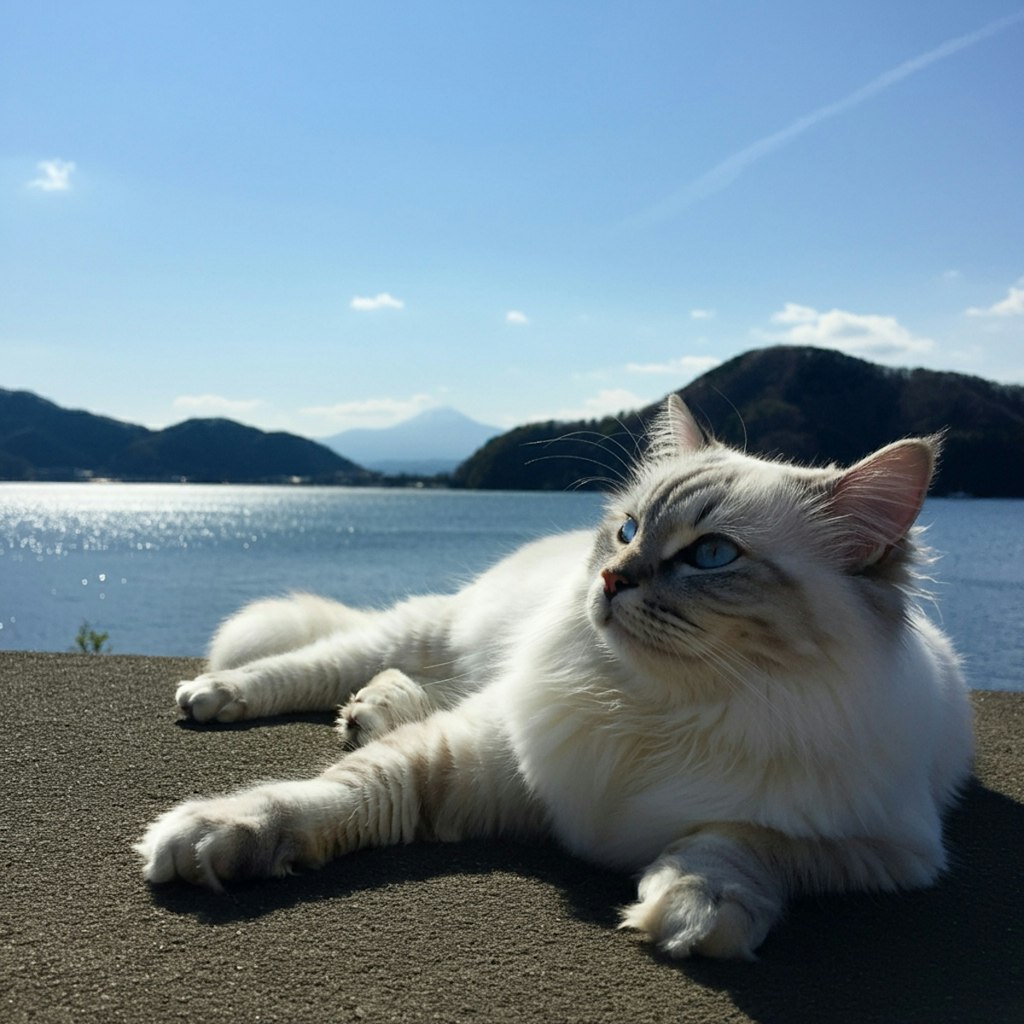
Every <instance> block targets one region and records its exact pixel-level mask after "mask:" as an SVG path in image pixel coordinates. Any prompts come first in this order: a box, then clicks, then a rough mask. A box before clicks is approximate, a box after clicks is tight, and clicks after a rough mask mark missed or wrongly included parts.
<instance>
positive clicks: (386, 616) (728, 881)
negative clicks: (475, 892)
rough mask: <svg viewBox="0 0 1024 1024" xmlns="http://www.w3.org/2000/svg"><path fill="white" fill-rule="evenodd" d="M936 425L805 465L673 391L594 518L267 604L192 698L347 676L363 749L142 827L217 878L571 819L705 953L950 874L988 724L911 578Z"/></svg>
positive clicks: (295, 687)
mask: <svg viewBox="0 0 1024 1024" xmlns="http://www.w3.org/2000/svg"><path fill="white" fill-rule="evenodd" d="M936 447H937V446H936V442H935V440H934V439H924V440H906V441H899V442H897V443H895V444H892V445H889V446H888V447H886V448H883V449H881V450H880V451H878V452H876V453H875V454H873V455H871V456H869V457H868V458H866V459H864V460H863V461H861V462H859V463H857V464H856V465H854V466H853V467H851V468H850V469H846V470H839V469H807V468H800V467H795V466H792V465H788V464H784V463H781V462H769V461H764V460H761V459H757V458H754V457H751V456H748V455H745V454H743V453H741V452H738V451H735V450H733V449H730V448H728V447H726V446H724V445H721V444H719V443H717V442H714V441H708V440H706V439H705V438H704V436H703V435H702V433H701V431H700V429H699V427H698V426H697V425H696V423H695V422H694V420H693V419H692V417H691V416H690V414H689V412H688V411H687V409H686V408H685V406H684V405H683V403H682V402H681V401H679V400H678V399H677V398H675V397H673V398H671V399H670V400H669V402H668V404H667V405H666V408H665V411H664V412H663V414H662V416H661V419H660V422H659V424H658V426H657V429H656V431H655V436H654V438H653V440H652V443H651V446H650V449H649V451H648V454H647V455H646V457H645V458H644V459H643V461H642V462H641V464H640V465H639V466H638V467H637V469H636V471H635V474H634V477H633V479H632V480H631V482H630V483H629V484H628V485H627V486H626V487H625V488H623V489H622V490H621V492H620V493H618V494H616V495H614V496H612V497H611V498H610V499H609V502H608V507H607V515H606V518H605V520H604V522H603V523H602V524H601V525H600V526H599V527H598V529H597V530H596V531H594V532H580V533H570V534H565V535H562V536H556V537H551V538H550V539H547V540H543V541H539V542H537V543H533V544H529V545H527V546H526V547H524V548H523V549H522V550H520V551H519V552H517V553H515V554H513V555H511V556H510V557H509V558H507V559H505V560H504V561H503V562H501V563H499V564H498V565H497V566H495V567H494V568H493V569H491V570H490V571H489V572H487V573H485V574H484V575H483V576H481V577H480V578H479V579H477V580H476V582H474V583H472V584H471V585H470V586H468V587H466V588H465V589H464V590H462V591H461V592H460V593H458V594H455V595H453V596H434V597H418V598H414V599H412V600H409V601H406V602H404V603H402V604H399V605H397V606H396V607H395V608H393V609H391V610H389V611H385V612H380V613H370V612H359V611H354V610H352V609H349V608H345V607H343V606H341V605H338V604H335V603H333V602H328V601H324V600H321V599H318V598H313V597H303V596H300V597H294V598H290V599H282V600H271V601H265V602H261V603H259V604H256V605H253V606H251V607H249V608H247V609H244V610H243V611H242V612H240V613H239V614H238V615H237V616H235V617H234V618H233V619H231V620H229V621H228V622H227V623H226V624H225V625H224V626H223V627H222V628H221V630H220V631H219V633H218V634H217V636H216V638H215V640H214V642H213V646H212V650H211V656H210V670H209V672H207V673H206V674H204V675H201V676H200V677H199V678H198V679H195V680H193V681H191V682H186V683H182V684H181V686H180V687H179V689H178V693H177V701H178V704H179V706H180V708H181V709H182V710H183V711H184V713H185V714H186V715H188V716H191V717H192V718H194V719H196V720H198V721H208V720H217V721H221V722H230V721H234V720H236V719H241V718H254V717H258V716H265V715H274V714H279V713H282V712H286V711H296V710H303V709H330V708H334V707H337V706H338V705H340V704H343V703H344V702H345V701H346V700H347V703H344V706H343V707H342V709H341V713H340V716H339V719H338V728H339V730H340V731H341V733H342V735H343V736H344V738H345V740H346V741H347V743H348V745H349V746H356V747H358V749H356V750H354V751H353V752H352V753H349V754H348V755H347V756H344V757H343V758H342V759H341V760H340V761H338V762H337V764H335V765H333V766H332V767H331V768H329V769H328V770H327V771H325V772H323V773H322V774H321V775H320V776H319V777H317V778H315V779H310V780H308V781H298V782H276V783H269V784H263V785H258V786H254V787H252V788H249V789H244V790H241V791H239V792H236V793H232V794H229V795H226V796H218V797H213V798H211V799H204V800H191V801H188V802H186V803H183V804H180V805H179V806H177V807H175V808H174V809H172V810H170V811H168V812H167V813H166V814H164V815H163V816H161V817H160V818H158V819H157V820H156V821H154V822H153V823H152V824H151V825H150V826H149V828H148V830H147V831H146V833H145V835H144V836H143V837H142V839H141V840H140V841H139V842H138V843H137V844H136V847H135V848H136V850H137V851H138V853H139V854H140V855H141V857H142V859H143V861H144V867H143V872H144V875H145V877H146V878H147V879H148V880H149V881H150V882H168V881H170V880H172V879H175V878H180V879H184V880H186V881H189V882H195V883H200V884H203V885H207V886H209V887H211V888H213V889H220V888H221V885H222V882H223V881H226V880H229V879H234V878H238V877H243V876H248V877H253V876H256V877H264V876H273V875H283V874H286V873H288V872H290V871H292V870H293V869H296V868H303V867H315V866H317V865H320V864H323V863H324V862H325V861H327V860H328V859H329V858H332V857H335V856H337V855H339V854H343V853H346V852H348V851H351V850H355V849H357V848H360V847H367V846H377V845H384V844H390V843H400V842H401V843H407V842H410V841H412V840H414V839H421V838H422V839H434V840H458V839H462V838H466V837H471V836H493V835H499V834H501V835H516V836H532V835H551V836H553V837H555V838H556V839H557V840H558V841H559V842H560V843H561V844H563V845H564V846H565V847H566V848H568V849H569V850H570V851H572V852H573V853H575V854H578V855H579V856H581V857H584V858H587V859H589V860H592V861H595V862H597V863H600V864H604V865H610V866H613V867H616V868H621V869H623V870H626V871H634V872H639V873H640V882H639V894H638V899H637V901H636V902H635V903H633V904H632V905H631V906H629V907H628V908H626V909H625V911H624V912H623V915H622V922H623V925H624V926H626V927H630V928H636V929H640V930H642V931H643V932H645V933H646V934H647V936H649V937H650V939H651V940H652V941H654V942H655V943H657V945H658V946H659V947H660V948H661V949H663V950H665V951H667V952H668V953H669V954H671V955H673V956H679V957H682V956H687V955H689V954H691V953H701V954H706V955H711V956H725V957H730V956H731V957H752V956H753V951H754V950H755V949H756V948H757V946H758V945H759V944H760V943H761V941H762V940H763V939H764V937H765V935H766V934H767V932H768V930H769V929H770V928H771V926H772V925H773V924H774V923H775V922H776V921H777V920H778V919H779V917H780V915H781V914H782V912H783V909H784V906H785V904H786V902H787V900H788V899H789V898H790V897H791V896H793V895H794V894H796V893H800V892H807V891H814V890H841V889H895V888H899V887H917V886H925V885H928V884H930V883H931V882H933V881H934V880H935V878H936V876H937V875H938V874H939V872H940V871H942V869H943V867H944V865H945V853H944V850H943V843H942V828H941V814H942V811H943V809H944V808H945V807H946V806H947V805H948V804H949V803H950V801H951V800H952V798H953V797H954V796H955V794H956V792H957V789H958V787H960V786H961V784H962V783H963V782H964V781H965V779H966V777H967V774H968V772H969V770H970V763H971V758H972V745H973V741H972V728H971V715H970V709H969V704H968V700H967V696H966V691H965V686H964V681H963V678H962V676H961V673H960V669H959V666H958V662H957V658H956V656H955V655H954V653H953V651H952V649H951V647H950V645H949V643H948V641H947V640H946V639H945V638H944V636H943V635H942V634H941V633H940V632H939V631H938V630H937V629H936V628H935V627H934V626H933V625H931V624H930V623H929V621H928V620H927V619H926V618H925V617H924V616H923V615H922V614H921V613H920V612H919V611H918V610H917V608H916V606H915V605H914V603H913V599H912V593H911V592H912V589H913V586H914V581H915V574H914V569H915V564H916V562H918V561H920V554H919V552H918V551H917V549H916V547H915V543H914V539H913V531H912V530H911V527H912V524H913V522H914V520H915V518H916V517H917V514H918V512H919V510H920V507H921V503H922V501H923V500H924V496H925V493H926V491H927V489H928V485H929V481H930V479H931V475H932V471H933V467H934V461H935V455H936Z"/></svg>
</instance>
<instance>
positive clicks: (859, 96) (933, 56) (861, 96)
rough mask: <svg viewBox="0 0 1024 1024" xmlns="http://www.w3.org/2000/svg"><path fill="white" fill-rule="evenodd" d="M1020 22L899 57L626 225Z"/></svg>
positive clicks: (671, 211) (711, 189) (661, 216)
mask: <svg viewBox="0 0 1024 1024" xmlns="http://www.w3.org/2000/svg"><path fill="white" fill-rule="evenodd" d="M1021 21H1024V9H1021V10H1019V11H1017V12H1016V13H1014V14H1008V15H1006V16H1005V17H1003V18H998V19H997V20H996V21H991V22H989V23H988V24H987V25H984V26H982V27H981V28H979V29H977V30H976V31H974V32H968V33H967V34H966V35H963V36H957V37H956V38H955V39H949V40H947V41H946V42H944V43H942V44H941V45H939V46H936V47H935V49H933V50H929V51H928V52H927V53H922V54H921V55H920V56H919V57H913V58H911V59H910V60H907V61H904V62H903V63H902V64H900V65H898V66H897V67H895V68H893V69H892V70H891V71H886V72H885V73H884V74H881V75H879V76H878V77H877V78H873V79H872V80H871V81H870V82H868V83H867V85H863V86H861V87H860V88H859V89H857V90H855V91H854V92H851V93H850V94H849V96H844V97H843V98H842V99H841V100H836V102H835V103H829V104H827V105H826V106H824V107H819V108H818V109H817V110H815V111H813V112H812V113H810V114H805V115H804V116H803V117H800V118H797V120H796V121H794V122H793V123H792V124H791V125H788V126H787V127H785V128H783V129H782V130H781V131H777V132H775V133H774V134H772V135H766V136H765V137H764V138H763V139H758V140H757V142H754V143H752V144H751V145H749V146H746V147H745V148H744V149H741V150H738V151H737V152H736V153H733V155H732V156H730V157H727V158H726V159H725V160H723V161H722V162H721V163H720V164H716V165H715V166H714V167H712V168H711V170H710V171H708V172H707V173H706V174H703V175H701V176H700V177H699V178H696V179H694V180H693V181H691V182H690V183H689V184H688V185H685V186H684V187H683V188H682V189H680V190H679V191H678V192H676V193H675V195H672V196H670V197H669V198H668V199H666V200H664V201H663V202H661V203H659V204H658V205H657V206H655V207H652V208H651V209H649V210H647V211H645V212H644V213H641V214H639V215H638V216H637V217H635V218H632V219H631V221H630V223H632V224H634V225H640V224H653V223H657V222H658V221H662V220H666V219H668V218H669V217H672V216H674V215H676V214H678V213H682V212H683V210H685V209H687V208H688V207H690V206H692V205H693V204H694V203H698V202H700V201H701V200H702V199H707V197H708V196H711V195H714V193H716V192H720V191H721V190H722V189H723V188H725V187H726V186H727V185H731V184H732V183H733V182H734V181H735V180H736V179H737V178H738V177H739V176H740V175H741V174H742V173H743V172H744V171H745V170H746V169H747V168H748V167H750V166H751V164H755V163H757V162H758V161H759V160H763V159H764V158H765V157H766V156H768V155H769V154H770V153H774V152H775V151H776V150H777V149H781V148H782V147H783V146H785V145H786V144H787V143H789V142H792V141H793V140H794V139H795V138H797V137H798V136H800V135H803V133H804V132H806V131H809V130H810V129H811V128H813V127H814V126H815V125H818V124H821V122H822V121H828V120H830V119H831V118H833V117H838V116H839V115H840V114H844V113H846V111H847V110H851V109H853V107H856V106H858V105H859V104H861V103H863V102H864V101H865V100H868V99H870V98H871V97H872V96H876V95H877V94H878V93H880V92H884V91H885V90H886V89H888V88H889V87H890V86H892V85H895V84H896V83H897V82H902V81H903V79H904V78H909V77H910V76H911V75H915V74H917V72H918V71H923V70H924V69H925V68H927V67H929V66H931V65H932V64H935V63H936V62H937V61H940V60H945V58H946V57H951V56H953V54H955V53H959V52H960V51H961V50H966V49H967V48H968V47H971V46H974V45H975V44H976V43H980V42H982V40H985V39H988V38H989V37H990V36H994V35H996V34H997V33H999V32H1002V31H1004V30H1005V29H1007V28H1009V27H1010V26H1011V25H1015V24H1017V23H1018V22H1021Z"/></svg>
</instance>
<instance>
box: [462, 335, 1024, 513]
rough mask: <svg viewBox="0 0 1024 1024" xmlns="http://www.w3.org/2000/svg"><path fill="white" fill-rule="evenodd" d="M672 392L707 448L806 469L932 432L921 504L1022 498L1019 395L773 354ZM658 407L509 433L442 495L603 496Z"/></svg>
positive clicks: (763, 351) (850, 362) (746, 359)
mask: <svg viewBox="0 0 1024 1024" xmlns="http://www.w3.org/2000/svg"><path fill="white" fill-rule="evenodd" d="M676 393H677V394H679V395H680V396H681V397H682V398H683V400H684V401H686V402H687V404H688V405H689V407H690V409H691V410H692V411H693V413H694V414H695V415H696V416H697V418H698V419H699V421H700V422H701V423H702V425H703V426H705V427H706V428H707V430H708V432H709V433H710V434H711V435H713V436H716V437H717V438H718V439H720V440H722V441H724V442H726V443H728V444H731V445H733V446H735V447H739V448H744V449H745V450H747V451H750V452H751V453H756V454H761V455H766V456H770V457H780V458H785V459H788V460H793V461H796V462H800V463H802V464H805V465H822V464H825V463H832V462H834V463H838V464H844V465H848V464H850V463H852V462H855V461H856V460H857V459H860V458H862V457H863V456H864V455H867V454H868V453H869V452H871V451H874V450H875V449H877V448H879V447H881V446H883V445H885V444H887V443H889V442H890V441H894V440H897V439H898V438H901V437H907V436H914V435H925V434H934V433H940V432H941V433H943V434H944V438H945V441H944V446H943V456H942V460H941V462H940V464H939V469H938V472H937V474H936V479H935V483H934V486H933V490H932V493H934V494H969V495H974V496H978V497H1024V459H1022V458H1021V453H1022V452H1024V387H1022V386H1020V385H1012V384H997V383H994V382H992V381H987V380H985V379H983V378H980V377H971V376H968V375H965V374H958V373H952V372H947V371H937V370H924V369H902V368H900V369H894V368H888V367H883V366H880V365H878V364H876V363H871V362H868V361H867V360H863V359H858V358H856V357H853V356H848V355H845V354H844V353H840V352H836V351H834V350H831V349H820V348H812V347H803V346H789V345H779V346H773V347H769V348H760V349H753V350H750V351H748V352H745V353H743V354H741V355H738V356H736V357H734V358H733V359H730V360H728V361H727V362H725V363H722V364H721V365H720V366H717V367H715V368H714V369H713V370H709V371H708V372H707V373H705V374H703V375H702V376H700V377H698V378H697V379H696V380H694V381H692V382H691V383H690V384H688V385H686V387H684V388H681V389H679V390H678V391H676ZM662 404H663V403H662V402H658V403H654V404H651V405H648V406H646V407H644V408H643V409H639V410H636V411H632V412H625V413H623V414H622V415H621V416H620V417H611V416H606V417H604V418H603V419H597V420H580V421H572V422H558V421H549V422H546V423H535V424H528V425H525V426H521V427H516V428H515V429H514V430H512V431H509V432H507V433H506V434H502V435H501V436H500V437H497V438H494V439H492V440H491V441H489V442H488V443H487V444H486V445H484V447H483V448H481V449H480V450H479V451H477V452H475V453H474V454H473V455H472V456H471V457H470V458H469V459H467V460H466V462H464V463H463V464H462V465H461V466H459V468H458V469H457V470H456V471H455V473H454V475H453V485H454V486H460V487H467V488H472V489H484V490H489V489H516V490H563V489H569V488H584V489H599V488H602V487H604V486H613V485H614V483H615V479H614V478H615V477H616V476H618V475H619V473H620V471H621V467H619V466H617V465H616V462H617V460H621V459H622V458H624V457H625V455H627V454H629V455H632V454H634V453H636V452H638V451H640V450H642V448H643V447H644V434H645V431H646V428H647V425H648V424H649V423H650V421H651V420H652V418H653V417H654V416H655V415H656V413H657V411H658V409H659V408H660V407H661V405H662ZM616 445H619V446H625V447H626V448H627V452H626V453H623V452H621V451H617V450H616ZM595 463H597V466H596V467H595V465H594V464H595Z"/></svg>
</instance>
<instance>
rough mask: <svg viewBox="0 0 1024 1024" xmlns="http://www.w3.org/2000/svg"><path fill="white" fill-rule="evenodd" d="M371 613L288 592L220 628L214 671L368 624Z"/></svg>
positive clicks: (214, 643)
mask: <svg viewBox="0 0 1024 1024" xmlns="http://www.w3.org/2000/svg"><path fill="white" fill-rule="evenodd" d="M370 614H371V613H369V612H364V611H359V610H358V609H356V608H349V607H348V606H347V605H343V604H340V603H339V602H338V601H329V600H327V598H323V597H316V596H314V595H313V594H290V595H289V596H288V597H278V598H269V599H267V600H264V601H256V602H255V603H253V604H250V605H246V607H245V608H243V609H242V610H241V611H240V612H237V613H236V614H235V615H232V616H231V617H230V618H229V619H226V620H225V621H224V622H223V623H222V624H221V626H220V628H219V629H218V630H217V632H216V634H215V635H214V638H213V640H212V642H211V643H210V651H209V655H208V660H209V667H210V669H211V670H212V671H216V670H218V669H225V668H237V667H238V666H239V665H246V664H248V663H249V662H251V661H256V660H257V659H259V658H267V657H270V656H271V655H274V654H284V653H285V652H286V651H294V650H297V649H298V648H300V647H305V646H306V645H307V644H311V643H313V642H314V641H316V640H322V639H323V638H324V637H327V636H331V635H332V634H334V633H337V632H340V631H342V630H348V629H352V628H353V627H354V626H357V625H360V624H362V623H364V622H365V621H366V619H367V617H368V616H369V615H370Z"/></svg>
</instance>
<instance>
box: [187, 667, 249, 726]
mask: <svg viewBox="0 0 1024 1024" xmlns="http://www.w3.org/2000/svg"><path fill="white" fill-rule="evenodd" d="M239 677H240V673H239V672H237V671H236V670H232V669H224V670H221V671H220V672H207V673H206V674H205V675H201V676H198V677H197V678H195V679H189V680H185V681H183V682H182V683H180V684H179V686H178V689H177V691H176V692H175V695H174V699H175V701H176V702H177V704H178V707H179V709H180V710H181V711H182V712H183V713H184V715H185V717H186V718H191V719H193V720H194V721H196V722H210V721H217V722H237V721H238V720H239V719H242V718H245V717H247V714H246V703H245V700H244V699H243V698H242V695H241V687H240V685H239V683H240V678H239Z"/></svg>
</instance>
